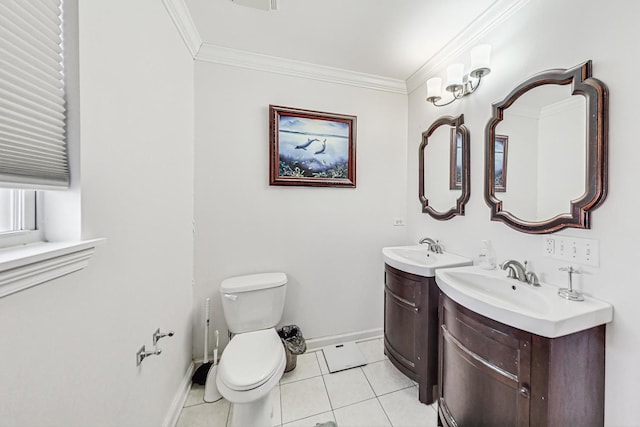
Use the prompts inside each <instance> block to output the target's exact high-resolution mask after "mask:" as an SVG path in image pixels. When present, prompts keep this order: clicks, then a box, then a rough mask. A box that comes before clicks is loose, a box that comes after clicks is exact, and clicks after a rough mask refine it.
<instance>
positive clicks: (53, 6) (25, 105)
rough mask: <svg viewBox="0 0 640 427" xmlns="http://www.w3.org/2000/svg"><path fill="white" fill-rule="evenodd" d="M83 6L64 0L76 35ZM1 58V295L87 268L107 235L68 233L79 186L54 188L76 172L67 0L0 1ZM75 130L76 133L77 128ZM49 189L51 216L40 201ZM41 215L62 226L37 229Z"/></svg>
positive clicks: (73, 59)
mask: <svg viewBox="0 0 640 427" xmlns="http://www.w3.org/2000/svg"><path fill="white" fill-rule="evenodd" d="M77 9H78V4H77V0H72V1H67V0H65V15H66V16H67V17H68V19H67V22H66V24H65V29H69V30H70V31H71V34H75V35H76V36H77V19H78V16H77V13H78V10H77ZM67 41H69V42H71V43H69V44H68V46H69V48H68V49H67V56H68V57H67V58H66V61H69V62H67V63H68V64H70V65H71V66H70V67H69V69H68V73H67V75H68V77H69V78H70V80H71V83H72V84H71V85H70V87H71V88H73V89H74V90H72V91H71V93H72V94H73V95H74V96H73V98H71V99H70V100H69V101H70V104H71V105H72V106H75V105H76V104H77V99H76V97H77V94H76V91H77V81H76V80H77V55H78V46H77V37H73V36H72V37H69V39H68V40H67ZM0 62H2V64H0V247H1V248H2V249H1V250H0V298H4V297H7V296H9V295H12V294H14V293H16V292H20V291H22V290H24V289H28V288H30V287H33V286H37V285H40V284H43V283H48V282H51V281H52V280H53V279H56V278H58V277H62V276H66V275H68V274H71V273H73V272H74V271H78V270H81V269H83V268H84V267H86V265H87V264H88V262H89V259H90V258H91V256H92V255H93V252H94V249H95V246H96V245H97V244H99V243H100V242H102V241H104V239H93V240H84V241H81V240H78V238H79V236H78V235H76V234H75V233H74V232H73V231H72V232H71V233H68V234H67V229H68V228H69V229H70V228H73V227H66V225H65V224H63V222H64V221H63V219H64V217H65V214H64V213H65V212H67V211H69V209H70V208H71V209H72V205H67V204H66V203H68V202H69V198H68V197H66V196H67V195H70V196H74V195H75V193H67V194H65V197H62V198H56V197H49V196H50V195H51V194H49V193H47V191H48V190H54V189H55V190H67V189H68V188H69V180H70V171H69V161H68V153H67V133H66V132H67V128H66V121H67V103H66V93H65V92H66V88H65V72H64V69H63V47H62V1H61V0H29V1H0ZM69 131H70V133H71V134H72V135H75V133H76V130H75V128H74V129H69ZM72 138H73V136H72ZM75 143H77V141H75ZM45 190H46V191H45ZM45 196H46V199H47V206H46V208H47V211H48V212H49V215H48V216H47V217H46V218H44V215H43V214H42V213H43V212H44V209H43V204H42V203H40V202H41V201H42V200H43V199H45ZM62 199H64V200H65V202H62V201H61V200H62ZM71 199H73V200H74V201H75V198H74V197H71ZM55 200H57V201H56V202H55V203H52V201H55ZM63 203H65V205H64V206H62V204H63ZM51 212H54V214H53V215H52V214H51ZM41 218H44V219H45V220H46V222H47V225H50V224H52V223H54V224H56V225H59V226H61V228H58V227H54V228H53V229H50V230H46V231H47V233H46V235H48V236H49V237H50V238H49V239H47V238H46V237H47V236H46V235H45V233H44V231H43V230H38V228H39V224H42V223H44V222H45V221H44V220H41ZM51 240H55V241H51ZM27 243H33V244H27Z"/></svg>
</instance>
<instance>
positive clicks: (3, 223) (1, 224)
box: [0, 189, 36, 233]
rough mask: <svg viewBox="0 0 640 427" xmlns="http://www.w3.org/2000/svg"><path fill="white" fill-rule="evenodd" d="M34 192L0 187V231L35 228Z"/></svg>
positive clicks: (8, 231) (18, 230)
mask: <svg viewBox="0 0 640 427" xmlns="http://www.w3.org/2000/svg"><path fill="white" fill-rule="evenodd" d="M35 198H36V192H35V191H27V190H9V189H0V233H10V232H20V231H29V230H35V229H36V203H35Z"/></svg>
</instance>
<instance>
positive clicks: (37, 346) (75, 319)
mask: <svg viewBox="0 0 640 427" xmlns="http://www.w3.org/2000/svg"><path fill="white" fill-rule="evenodd" d="M65 3H67V1H65ZM69 3H71V2H69ZM79 23H80V29H79V31H80V35H79V40H80V64H79V65H80V106H79V111H75V113H74V115H75V116H78V113H79V117H80V118H81V124H80V128H79V132H80V138H81V141H80V142H81V144H80V145H81V152H80V153H79V156H80V160H81V162H80V163H81V176H82V189H81V192H80V194H79V197H78V199H81V201H82V204H81V208H82V212H81V213H82V237H83V238H95V237H105V238H107V242H106V243H105V244H104V245H102V246H100V247H99V248H98V249H97V251H96V254H95V256H94V257H93V259H92V262H91V263H90V265H89V266H88V267H87V268H86V269H84V270H82V271H81V272H78V273H74V274H72V275H70V276H66V277H64V278H61V279H58V280H55V281H52V282H49V283H46V284H43V285H41V286H38V287H36V288H31V289H28V290H26V291H23V292H20V293H17V294H15V295H11V296H9V297H6V298H3V299H0V349H1V356H0V384H1V385H0V425H2V426H30V427H31V426H61V427H62V426H64V427H71V426H79V427H80V426H82V427H86V426H136V427H138V426H149V427H151V426H154V427H157V426H160V425H162V424H163V423H164V422H165V419H166V417H167V412H168V411H169V408H170V406H171V404H172V401H173V399H174V396H175V394H176V391H177V390H178V388H179V385H180V383H181V381H182V379H183V377H184V375H185V372H186V371H187V369H188V366H189V364H190V363H191V307H192V286H191V280H192V271H193V237H192V218H193V197H192V195H193V61H192V58H191V57H190V55H189V54H188V51H187V49H186V48H185V46H184V43H183V41H182V40H181V39H180V37H179V35H178V33H177V31H176V29H175V27H174V25H173V23H172V22H171V20H170V18H169V16H168V14H167V12H166V11H165V10H164V7H163V5H162V3H161V2H160V1H156V0H141V1H136V2H135V4H134V3H131V2H129V1H124V0H113V1H108V2H96V1H81V2H80V5H79ZM71 108H74V109H76V110H77V109H78V106H77V105H72V106H71ZM73 133H74V134H75V135H76V136H77V134H78V129H76V130H73ZM76 154H77V153H76ZM78 191H80V190H78ZM71 198H73V197H71ZM57 216H58V217H60V216H61V215H57ZM71 216H72V217H77V216H78V215H77V213H75V212H71ZM58 219H59V218H58ZM76 228H77V227H73V226H72V227H70V229H76ZM158 327H160V328H161V329H163V330H169V329H172V330H174V331H175V333H176V335H175V336H174V337H173V338H165V339H163V340H162V341H160V347H161V348H162V350H163V353H162V355H161V356H158V357H152V358H149V359H147V360H145V361H144V362H143V364H142V366H141V367H139V368H138V367H136V364H135V353H136V351H137V350H138V348H139V347H140V346H141V345H143V344H146V345H147V346H151V335H152V333H153V332H154V330H155V329H156V328H158Z"/></svg>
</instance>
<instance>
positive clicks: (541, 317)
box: [436, 266, 613, 338]
mask: <svg viewBox="0 0 640 427" xmlns="http://www.w3.org/2000/svg"><path fill="white" fill-rule="evenodd" d="M436 283H437V284H438V287H439V288H440V290H442V291H443V292H444V293H445V294H446V295H447V296H449V297H450V298H451V299H453V300H454V301H456V302H457V303H458V304H460V305H462V306H464V307H466V308H468V309H470V310H472V311H475V312H476V313H478V314H481V315H483V316H486V317H488V318H490V319H493V320H496V321H498V322H501V323H504V324H507V325H509V326H513V327H515V328H518V329H522V330H524V331H527V332H531V333H534V334H537V335H541V336H544V337H548V338H557V337H560V336H564V335H569V334H572V333H574V332H578V331H582V330H585V329H589V328H592V327H594V326H598V325H602V324H605V323H608V322H610V321H611V320H612V319H613V306H612V305H611V304H609V303H607V302H604V301H601V300H598V299H596V298H592V297H589V296H586V295H585V296H584V301H580V302H577V301H569V300H566V299H564V298H562V297H560V296H558V294H557V292H558V289H559V288H558V287H557V286H553V285H550V284H546V283H541V286H539V287H532V286H530V285H528V284H527V283H523V282H520V281H518V280H516V279H511V278H507V272H506V271H504V270H500V269H494V270H483V269H481V268H480V267H478V266H469V267H457V268H451V269H442V270H437V271H436Z"/></svg>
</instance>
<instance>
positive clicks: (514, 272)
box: [500, 259, 527, 282]
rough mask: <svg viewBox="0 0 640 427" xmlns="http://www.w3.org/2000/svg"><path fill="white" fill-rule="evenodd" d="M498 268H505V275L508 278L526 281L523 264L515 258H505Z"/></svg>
mask: <svg viewBox="0 0 640 427" xmlns="http://www.w3.org/2000/svg"><path fill="white" fill-rule="evenodd" d="M500 268H501V269H503V270H507V277H509V278H510V279H518V281H520V282H526V281H527V273H526V272H525V269H524V265H522V264H520V263H519V262H518V261H516V260H513V259H510V260H507V261H505V262H503V263H502V264H500Z"/></svg>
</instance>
